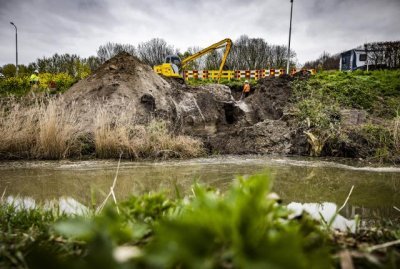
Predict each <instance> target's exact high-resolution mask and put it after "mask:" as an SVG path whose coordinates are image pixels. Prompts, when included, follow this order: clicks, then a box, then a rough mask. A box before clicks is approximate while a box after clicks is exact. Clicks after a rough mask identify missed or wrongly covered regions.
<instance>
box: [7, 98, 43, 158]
mask: <svg viewBox="0 0 400 269" xmlns="http://www.w3.org/2000/svg"><path fill="white" fill-rule="evenodd" d="M37 105H38V103H37V102H35V104H34V105H33V106H28V107H26V106H24V105H21V104H20V103H18V102H16V101H15V100H14V99H11V100H9V101H8V102H6V103H4V104H2V106H1V109H0V157H2V158H7V159H8V158H30V157H31V149H32V148H33V147H34V146H35V144H36V134H37V128H38V127H37V120H38V119H37V113H36V112H37Z"/></svg>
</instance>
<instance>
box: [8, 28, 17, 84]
mask: <svg viewBox="0 0 400 269" xmlns="http://www.w3.org/2000/svg"><path fill="white" fill-rule="evenodd" d="M10 24H11V25H12V26H14V28H15V68H16V71H15V76H16V77H18V29H17V26H16V25H15V24H14V23H13V22H12V21H11V22H10Z"/></svg>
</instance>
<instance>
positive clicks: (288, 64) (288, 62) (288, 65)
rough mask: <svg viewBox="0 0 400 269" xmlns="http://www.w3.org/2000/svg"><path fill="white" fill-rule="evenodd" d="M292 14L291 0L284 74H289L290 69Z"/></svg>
mask: <svg viewBox="0 0 400 269" xmlns="http://www.w3.org/2000/svg"><path fill="white" fill-rule="evenodd" d="M292 14H293V0H290V26H289V45H288V52H287V67H286V74H289V68H290V39H291V37H292Z"/></svg>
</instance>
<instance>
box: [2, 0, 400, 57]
mask: <svg viewBox="0 0 400 269" xmlns="http://www.w3.org/2000/svg"><path fill="white" fill-rule="evenodd" d="M289 9H290V1H289V0H249V1H243V0H219V1H215V0H202V1H193V0H169V1H165V0H152V1H146V0H119V1H117V0H70V1H61V0H53V1H51V0H13V1H7V0H0V37H1V38H0V65H3V64H5V63H9V62H14V55H15V51H14V43H13V42H14V39H13V37H14V32H13V29H12V27H11V26H10V25H9V21H10V20H14V21H15V23H16V24H17V25H18V27H19V34H20V39H19V41H20V62H21V63H28V62H31V61H34V60H35V59H36V58H38V57H42V56H44V55H46V56H50V55H52V54H53V53H56V52H58V53H65V52H68V53H76V54H79V55H81V56H84V57H87V56H89V55H92V54H95V52H96V49H97V48H98V46H99V45H101V44H104V43H105V42H107V41H113V42H120V43H131V44H134V45H137V44H138V43H139V42H143V41H147V40H149V39H150V38H153V37H161V38H164V39H165V40H166V41H167V42H168V43H170V44H172V45H175V46H177V47H178V48H180V49H181V50H185V49H186V48H187V47H189V46H200V47H204V46H207V45H209V44H211V43H212V42H214V41H218V40H219V39H222V38H225V37H231V38H232V39H236V38H238V37H239V36H240V35H242V34H247V35H248V36H250V37H262V38H264V39H266V40H267V41H268V42H269V43H272V44H286V43H287V38H288V26H289V11H290V10H289ZM293 22H294V24H293V39H292V44H293V49H294V50H295V51H296V52H297V56H298V59H299V61H300V62H305V61H307V60H312V59H314V58H316V57H318V56H319V55H320V54H321V53H322V52H323V51H328V52H330V53H335V52H340V51H341V50H344V49H350V48H352V47H354V46H357V45H360V44H362V43H364V42H366V41H379V40H400V31H399V28H398V25H400V1H399V0H294V17H293Z"/></svg>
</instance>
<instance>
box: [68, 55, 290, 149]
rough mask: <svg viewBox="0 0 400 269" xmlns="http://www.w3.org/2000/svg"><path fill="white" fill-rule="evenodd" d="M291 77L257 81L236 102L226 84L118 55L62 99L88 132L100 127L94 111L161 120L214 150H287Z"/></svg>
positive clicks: (144, 120)
mask: <svg viewBox="0 0 400 269" xmlns="http://www.w3.org/2000/svg"><path fill="white" fill-rule="evenodd" d="M290 81H291V79H290V78H266V79H262V80H259V82H258V85H257V86H256V87H255V90H254V92H253V93H252V94H251V95H250V96H249V97H247V98H245V99H243V100H240V101H235V99H234V98H233V96H232V92H231V89H230V88H228V87H227V86H224V85H218V84H208V85H204V86H197V87H193V86H188V85H186V84H180V83H178V82H177V81H175V80H173V79H168V78H163V77H161V76H159V75H158V74H156V73H155V72H154V71H153V70H152V68H151V67H150V66H148V65H145V64H143V63H142V62H140V60H139V59H137V58H136V57H134V56H131V55H129V54H127V53H121V54H119V55H117V56H116V57H114V58H112V59H110V60H109V61H107V62H105V63H104V64H103V65H102V66H101V67H100V68H99V69H98V70H97V71H96V72H95V73H93V74H92V75H90V76H89V77H88V78H86V79H84V80H82V81H79V82H78V83H77V84H75V85H74V86H73V87H72V88H71V89H70V90H69V91H67V92H66V93H65V96H64V99H65V101H66V103H67V104H71V107H72V106H73V107H75V108H76V107H77V108H78V109H79V115H81V121H82V122H83V124H82V126H83V128H85V129H86V130H87V132H92V131H93V130H94V129H95V128H99V127H98V124H97V125H96V121H97V122H98V121H99V119H98V117H99V115H107V114H112V115H113V117H114V119H115V118H118V117H122V116H123V117H124V118H130V120H129V121H128V122H129V124H146V123H148V122H150V121H151V120H153V119H162V120H164V121H166V122H168V127H169V129H170V130H171V131H173V132H174V133H176V134H186V135H191V136H195V137H198V138H201V139H202V140H203V141H204V142H205V144H206V145H208V147H209V149H210V151H213V152H221V153H229V154H238V153H288V152H289V148H290V146H291V144H290V143H291V142H290V135H289V134H290V132H291V131H290V128H289V127H288V126H287V124H286V122H284V121H282V120H280V118H281V117H282V115H283V110H284V108H285V106H286V105H287V102H288V99H289V97H290V94H291V90H290Z"/></svg>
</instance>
